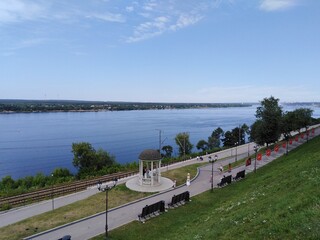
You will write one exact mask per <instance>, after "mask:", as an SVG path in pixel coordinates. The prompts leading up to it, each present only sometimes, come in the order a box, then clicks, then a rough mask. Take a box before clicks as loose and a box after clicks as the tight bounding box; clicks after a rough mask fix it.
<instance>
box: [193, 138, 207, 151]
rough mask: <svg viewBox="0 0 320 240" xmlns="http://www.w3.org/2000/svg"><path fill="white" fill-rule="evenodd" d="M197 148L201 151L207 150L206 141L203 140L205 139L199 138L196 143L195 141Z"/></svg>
mask: <svg viewBox="0 0 320 240" xmlns="http://www.w3.org/2000/svg"><path fill="white" fill-rule="evenodd" d="M196 147H197V149H198V150H200V149H201V151H203V152H204V151H206V150H208V143H207V142H206V141H205V140H200V141H199V142H198V143H197V146H196Z"/></svg>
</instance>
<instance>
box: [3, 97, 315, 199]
mask: <svg viewBox="0 0 320 240" xmlns="http://www.w3.org/2000/svg"><path fill="white" fill-rule="evenodd" d="M312 113H313V111H312V110H311V109H309V108H298V109H296V110H294V111H288V112H284V111H283V110H282V108H281V106H279V99H276V98H274V97H270V98H265V99H263V100H262V101H261V102H260V106H259V107H258V108H257V110H256V115H255V116H256V121H255V122H254V123H253V124H252V126H250V127H249V126H247V125H246V124H242V125H239V126H237V127H235V128H234V129H231V130H230V131H226V132H225V131H223V129H221V128H220V127H218V128H216V129H214V130H213V131H212V133H211V134H210V135H209V136H208V138H207V139H202V140H200V141H198V143H197V144H196V146H195V147H196V149H197V150H198V151H197V152H193V149H194V148H195V147H194V145H193V144H192V143H191V142H190V136H189V133H187V132H182V133H178V134H177V135H176V137H175V142H176V145H177V146H178V148H179V156H178V157H173V156H172V153H173V147H172V146H170V145H166V146H163V147H162V148H161V154H162V156H163V160H162V163H163V164H170V163H173V162H178V161H181V160H184V159H189V158H192V157H196V156H198V155H204V154H207V153H212V152H216V151H220V150H222V149H226V148H230V147H234V146H236V145H241V144H244V143H245V140H246V139H249V141H254V142H256V143H257V144H259V145H265V144H266V145H269V144H272V143H276V142H277V141H278V140H279V138H280V136H281V135H283V136H284V138H285V139H289V138H290V137H291V132H292V131H298V132H300V129H302V128H303V129H305V130H308V128H309V127H310V126H311V125H314V124H318V123H320V119H314V118H312ZM72 153H73V160H72V163H73V165H74V166H75V167H76V168H77V170H78V171H77V173H76V174H75V175H73V174H71V172H70V171H69V170H68V169H65V168H57V169H55V170H54V171H53V172H52V174H51V175H50V176H45V175H44V174H42V173H38V174H37V175H35V176H28V177H25V178H22V179H18V180H14V179H12V178H11V176H7V177H4V178H3V179H2V181H0V189H1V191H0V196H9V195H15V194H20V193H24V192H27V191H30V190H34V189H39V188H45V187H49V186H52V185H53V184H58V183H64V182H71V181H74V180H78V179H88V178H94V177H95V176H101V175H105V174H110V173H115V172H120V171H137V170H138V163H137V162H133V163H127V164H119V163H117V161H116V159H115V157H114V156H112V155H110V154H109V153H108V152H107V151H105V150H103V149H98V150H96V149H94V147H93V146H92V145H91V144H90V143H88V142H80V143H73V144H72Z"/></svg>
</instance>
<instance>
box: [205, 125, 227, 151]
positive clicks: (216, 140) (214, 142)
mask: <svg viewBox="0 0 320 240" xmlns="http://www.w3.org/2000/svg"><path fill="white" fill-rule="evenodd" d="M223 136H224V132H223V130H222V128H220V127H218V128H216V129H215V130H214V131H213V132H212V133H211V136H210V137H208V148H209V149H213V148H219V147H220V143H221V137H223Z"/></svg>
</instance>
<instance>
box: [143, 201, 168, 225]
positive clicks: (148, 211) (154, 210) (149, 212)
mask: <svg viewBox="0 0 320 240" xmlns="http://www.w3.org/2000/svg"><path fill="white" fill-rule="evenodd" d="M163 212H165V203H164V201H159V202H156V203H154V204H152V205H146V206H145V207H144V208H143V209H142V212H141V214H139V215H138V217H139V221H140V222H143V223H144V222H145V221H146V220H147V219H150V218H151V217H154V216H158V215H159V214H160V213H163Z"/></svg>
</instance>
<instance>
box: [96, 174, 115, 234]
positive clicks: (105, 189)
mask: <svg viewBox="0 0 320 240" xmlns="http://www.w3.org/2000/svg"><path fill="white" fill-rule="evenodd" d="M117 182H118V179H117V178H115V179H113V185H112V186H108V185H106V186H105V187H104V188H102V183H101V181H99V182H98V183H97V188H98V190H99V191H100V192H106V226H105V236H106V239H108V192H109V190H111V189H112V188H114V187H115V186H116V185H117Z"/></svg>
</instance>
